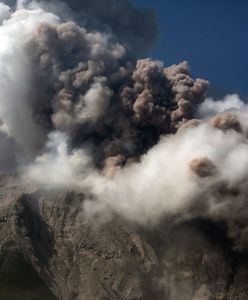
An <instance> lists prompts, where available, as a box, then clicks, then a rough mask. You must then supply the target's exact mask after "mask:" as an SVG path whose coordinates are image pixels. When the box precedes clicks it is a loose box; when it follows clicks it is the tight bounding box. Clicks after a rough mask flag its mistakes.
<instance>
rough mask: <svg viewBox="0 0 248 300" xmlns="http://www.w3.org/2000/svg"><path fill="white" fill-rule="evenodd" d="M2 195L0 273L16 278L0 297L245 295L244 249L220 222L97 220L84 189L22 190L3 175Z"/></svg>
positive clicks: (197, 298) (247, 259) (207, 299)
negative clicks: (88, 214) (143, 224)
mask: <svg viewBox="0 0 248 300" xmlns="http://www.w3.org/2000/svg"><path fill="white" fill-rule="evenodd" d="M0 197H1V209H0V249H1V252H0V279H1V278H7V277H8V276H9V277H11V276H12V279H11V280H12V282H13V274H16V275H15V276H14V277H16V278H15V281H16V282H17V283H16V284H15V285H13V289H12V293H13V295H15V297H16V298H14V297H13V296H12V298H8V297H7V296H6V295H7V294H6V289H7V288H9V285H8V284H9V283H8V282H7V283H6V282H4V281H3V280H0V282H1V283H0V299H4V300H9V299H11V300H22V299H25V300H29V299H30V300H31V299H32V300H39V299H47V300H50V299H51V300H52V299H61V300H84V299H85V300H91V299H92V300H93V299H147V300H150V299H166V300H167V299H168V300H214V299H215V300H243V299H248V284H247V280H248V255H247V254H246V253H237V252H235V251H234V250H233V247H232V246H233V245H232V242H231V241H230V240H228V239H227V237H226V228H225V224H221V223H213V222H211V221H209V220H203V219H197V220H191V221H188V222H184V223H183V224H182V223H180V224H177V225H173V226H172V222H171V221H169V220H168V219H167V220H166V221H164V222H163V223H161V224H160V226H158V227H156V228H152V229H149V230H147V229H144V228H140V227H138V226H137V225H135V224H129V223H127V222H125V221H124V220H122V219H120V218H119V217H117V216H116V217H114V218H113V220H112V221H110V222H108V223H104V224H101V225H97V224H96V223H95V222H94V220H86V219H85V217H84V216H83V202H84V195H83V194H80V193H74V192H53V193H52V192H40V191H35V189H31V188H30V191H27V190H26V191H25V189H22V188H21V187H20V186H18V184H17V183H16V182H15V179H14V178H13V177H8V176H2V177H1V180H0ZM18 266H19V267H18ZM20 266H21V267H20ZM18 268H19V269H18ZM18 270H19V271H18ZM27 270H29V271H27ZM22 271H23V273H22ZM32 272H33V273H32ZM6 274H7V275H6ZM11 274H12V275H11ZM25 274H29V275H25ZM30 274H33V275H30ZM1 276H2V277H1ZM6 276H7V277H6ZM25 276H26V279H27V281H26V283H24V282H23V278H24V277H25ZM30 276H31V277H30ZM36 276H38V277H39V278H40V280H41V281H40V282H39V280H38V279H34V282H35V283H34V282H33V280H31V279H30V278H35V277H36ZM11 280H10V281H11ZM27 282H28V283H29V284H28V285H27ZM41 282H42V283H41ZM43 283H44V284H43ZM44 285H45V286H46V287H47V288H49V290H50V291H51V293H50V292H49V291H48V290H47V289H46V288H45V286H44ZM28 287H29V288H28ZM34 287H35V288H34ZM25 293H26V294H25ZM23 295H24V296H23ZM25 295H26V296H25ZM53 295H54V296H53ZM10 297H11V296H10ZM23 297H24V298H23ZM25 297H26V298H25Z"/></svg>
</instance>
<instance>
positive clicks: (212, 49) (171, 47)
mask: <svg viewBox="0 0 248 300" xmlns="http://www.w3.org/2000/svg"><path fill="white" fill-rule="evenodd" d="M131 1H132V2H133V3H134V4H135V5H136V6H143V7H152V8H153V9H155V11H156V13H157V18H158V23H159V27H160V37H159V40H158V43H157V45H156V47H155V48H154V50H153V51H152V52H151V53H150V55H151V56H152V57H154V58H158V59H161V60H163V61H164V62H165V64H166V65H170V64H173V63H178V62H180V61H182V60H187V61H189V63H190V65H191V71H192V75H193V76H194V77H203V78H206V79H208V80H210V82H211V83H212V84H213V85H214V86H215V87H218V88H223V89H227V90H230V91H239V92H240V93H241V94H248V0H131Z"/></svg>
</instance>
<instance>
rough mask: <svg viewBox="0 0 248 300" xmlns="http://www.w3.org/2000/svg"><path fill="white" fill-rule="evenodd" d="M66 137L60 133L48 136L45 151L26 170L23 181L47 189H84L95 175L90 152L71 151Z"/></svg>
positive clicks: (85, 150)
mask: <svg viewBox="0 0 248 300" xmlns="http://www.w3.org/2000/svg"><path fill="white" fill-rule="evenodd" d="M68 148H69V147H68V142H67V137H66V135H65V134H63V133H61V132H52V133H51V134H50V135H49V139H48V142H47V147H46V151H45V152H44V153H43V154H42V155H41V156H39V157H37V158H36V160H35V162H34V163H33V164H31V165H30V166H29V167H27V168H25V169H24V170H23V172H24V174H23V178H25V180H28V181H29V180H31V181H32V182H33V183H36V184H38V185H40V186H42V187H43V188H45V189H51V188H55V189H67V188H74V189H83V188H85V184H84V181H85V180H86V178H87V177H88V176H90V175H91V173H93V170H92V169H91V165H92V161H91V158H90V155H89V153H87V149H84V150H74V151H69V149H68Z"/></svg>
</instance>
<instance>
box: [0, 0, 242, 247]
mask: <svg viewBox="0 0 248 300" xmlns="http://www.w3.org/2000/svg"><path fill="white" fill-rule="evenodd" d="M78 3H79V1H67V2H60V1H55V0H54V1H43V2H39V1H38V2H30V1H19V2H18V3H17V4H15V3H13V5H12V7H11V8H9V7H8V6H6V5H4V4H1V5H0V21H1V26H0V39H1V44H2V45H3V46H2V47H1V48H0V66H1V68H0V75H1V83H0V84H1V96H0V119H1V123H0V130H1V135H0V138H1V139H0V141H1V143H0V149H1V153H2V155H1V157H2V158H1V160H0V167H1V171H2V172H6V171H9V170H10V169H14V170H16V169H18V170H19V172H20V173H21V174H23V175H24V176H23V177H24V178H26V179H28V181H30V180H31V181H33V182H35V183H36V184H38V185H39V186H42V187H43V188H49V189H50V188H56V189H57V188H59V189H62V188H63V189H64V188H69V189H77V190H81V191H83V192H84V193H85V195H86V196H87V197H88V200H86V201H85V205H84V211H85V213H86V215H87V216H90V217H92V218H93V217H96V216H98V217H99V216H101V218H102V219H104V218H107V217H109V216H111V214H112V213H114V214H119V215H121V216H123V217H125V218H126V219H128V220H130V221H132V222H138V223H140V224H143V225H150V224H152V225H155V224H157V223H158V222H159V221H160V220H161V219H163V218H164V217H166V216H167V215H170V216H174V217H175V219H177V220H185V219H188V218H195V217H208V218H212V219H213V220H218V221H219V220H221V221H225V222H226V223H227V225H228V226H229V235H230V237H231V238H233V240H234V241H235V242H236V245H237V247H241V248H242V247H246V244H247V241H246V237H245V232H246V231H247V225H248V220H247V219H246V215H247V214H246V207H247V195H246V194H247V192H246V187H247V185H248V183H247V181H248V171H247V170H248V122H247V117H248V114H247V108H246V105H245V104H244V103H243V102H242V101H241V100H240V99H239V97H238V96H237V95H230V96H227V97H226V98H225V99H224V100H222V101H214V99H210V98H207V99H205V94H206V90H207V87H208V82H207V81H205V80H202V79H196V80H194V79H192V78H191V76H190V70H189V66H188V64H187V62H182V63H181V64H179V65H173V66H171V67H164V65H163V63H162V62H160V61H156V60H152V59H149V58H148V59H144V58H143V59H139V60H136V58H137V56H142V55H143V54H144V52H143V50H147V49H148V48H149V46H150V45H152V43H153V42H154V37H155V36H156V32H157V29H156V28H157V27H156V22H155V19H154V18H153V17H152V16H153V15H152V13H151V12H150V11H147V10H138V9H136V8H134V7H133V6H132V5H131V4H130V3H129V1H127V0H122V1H118V2H117V1H110V0H108V1H107V0H106V1H86V0H85V1H81V2H80V4H78ZM14 7H16V8H14ZM106 7H108V10H106ZM120 15H121V16H122V17H121V18H120ZM145 45H147V47H148V48H147V47H145ZM9 149H12V150H11V151H12V152H10V151H9ZM4 162H8V163H4Z"/></svg>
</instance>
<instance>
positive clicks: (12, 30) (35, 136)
mask: <svg viewBox="0 0 248 300" xmlns="http://www.w3.org/2000/svg"><path fill="white" fill-rule="evenodd" d="M6 11H7V8H6V6H5V5H3V4H2V5H1V6H0V15H3V13H4V12H6ZM5 17H6V15H5ZM58 21H59V19H58V17H56V16H55V15H53V14H50V13H46V12H44V11H43V10H41V9H39V10H33V11H29V10H25V9H20V10H18V11H16V12H14V13H13V14H12V15H11V17H9V18H8V19H6V20H5V21H4V22H3V24H2V25H1V26H0V40H1V47H0V77H1V81H0V89H1V96H0V119H1V121H2V126H1V129H2V131H4V132H5V133H7V134H8V136H9V137H11V138H14V139H15V141H16V142H17V143H18V144H19V145H20V146H21V147H22V148H23V149H24V150H27V151H30V150H32V149H35V148H36V147H37V146H39V144H40V140H41V135H42V132H41V129H40V128H38V126H37V125H35V123H34V122H33V120H32V112H31V108H30V106H29V104H28V95H29V94H30V92H31V87H30V81H31V73H30V65H29V61H28V58H27V56H26V54H25V47H24V46H25V44H26V43H27V41H28V40H29V39H30V37H31V36H32V35H33V34H34V32H35V30H36V29H37V27H38V26H39V24H41V23H43V22H49V23H52V24H53V23H54V24H56V23H58Z"/></svg>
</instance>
